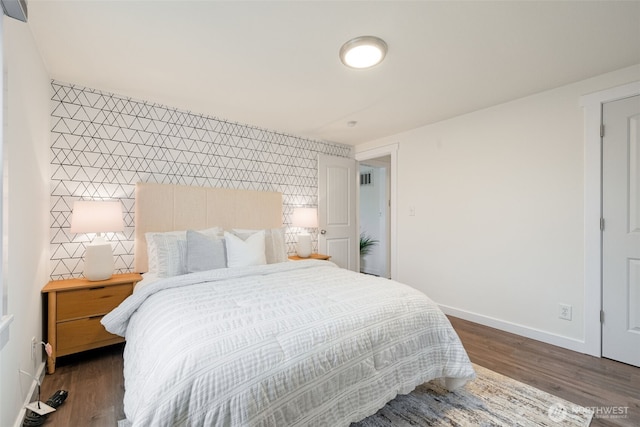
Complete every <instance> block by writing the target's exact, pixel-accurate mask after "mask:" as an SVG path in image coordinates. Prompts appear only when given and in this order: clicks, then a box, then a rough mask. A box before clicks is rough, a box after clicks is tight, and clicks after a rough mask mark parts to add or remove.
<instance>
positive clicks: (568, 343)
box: [438, 304, 590, 354]
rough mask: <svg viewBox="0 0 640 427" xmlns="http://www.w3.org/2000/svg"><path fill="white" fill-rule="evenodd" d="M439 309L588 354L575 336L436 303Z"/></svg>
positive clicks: (452, 314)
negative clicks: (571, 336)
mask: <svg viewBox="0 0 640 427" xmlns="http://www.w3.org/2000/svg"><path fill="white" fill-rule="evenodd" d="M438 305H439V307H440V309H441V310H442V311H443V312H444V313H445V314H447V315H450V316H454V317H459V318H460V319H464V320H468V321H470V322H474V323H478V324H480V325H484V326H489V327H491V328H495V329H500V330H501V331H505V332H510V333H512V334H516V335H520V336H522V337H525V338H531V339H533V340H536V341H541V342H544V343H547V344H551V345H555V346H558V347H562V348H566V349H567V350H572V351H576V352H578V353H585V354H590V353H589V351H587V350H588V349H587V346H586V344H585V342H584V341H580V340H577V339H575V338H569V337H565V336H562V335H558V334H554V333H551V332H546V331H541V330H539V329H535V328H531V327H528V326H523V325H519V324H517V323H512V322H507V321H504V320H500V319H496V318H493V317H490V316H485V315H482V314H478V313H473V312H470V311H466V310H460V309H457V308H454V307H449V306H446V305H442V304H438Z"/></svg>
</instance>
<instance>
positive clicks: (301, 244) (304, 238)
mask: <svg viewBox="0 0 640 427" xmlns="http://www.w3.org/2000/svg"><path fill="white" fill-rule="evenodd" d="M296 253H297V254H298V256H299V257H300V258H309V255H311V235H310V234H308V233H300V234H298V244H297V245H296Z"/></svg>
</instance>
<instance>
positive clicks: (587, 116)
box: [580, 81, 640, 357]
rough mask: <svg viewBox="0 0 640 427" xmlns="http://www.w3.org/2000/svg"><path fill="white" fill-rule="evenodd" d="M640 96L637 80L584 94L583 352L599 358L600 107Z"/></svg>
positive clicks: (639, 82)
mask: <svg viewBox="0 0 640 427" xmlns="http://www.w3.org/2000/svg"><path fill="white" fill-rule="evenodd" d="M634 95H640V81H637V82H633V83H629V84H625V85H622V86H617V87H614V88H611V89H606V90H602V91H599V92H595V93H591V94H588V95H584V96H582V97H581V98H580V105H581V106H582V107H583V109H584V138H585V139H584V144H585V146H584V165H585V166H584V291H585V293H584V352H585V353H587V354H590V355H592V356H596V357H602V325H601V323H600V310H601V309H602V232H601V230H600V218H601V217H602V137H601V136H600V126H601V124H602V108H603V104H605V103H607V102H612V101H617V100H619V99H624V98H629V97H631V96H634Z"/></svg>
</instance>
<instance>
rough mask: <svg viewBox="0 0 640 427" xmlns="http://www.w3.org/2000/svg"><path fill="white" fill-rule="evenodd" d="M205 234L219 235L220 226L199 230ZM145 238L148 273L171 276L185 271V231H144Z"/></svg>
mask: <svg viewBox="0 0 640 427" xmlns="http://www.w3.org/2000/svg"><path fill="white" fill-rule="evenodd" d="M199 232H200V233H202V234H205V235H207V236H220V234H221V233H222V229H221V228H220V227H212V228H207V229H205V230H200V231H199ZM144 236H145V238H146V240H147V260H148V269H147V270H148V271H147V272H148V273H154V274H157V275H158V277H171V276H177V275H179V274H185V273H186V272H187V267H186V265H187V264H186V261H187V260H186V255H187V232H186V230H182V231H166V232H149V233H145V235H144Z"/></svg>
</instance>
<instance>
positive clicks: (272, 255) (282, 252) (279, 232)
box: [231, 228, 289, 264]
mask: <svg viewBox="0 0 640 427" xmlns="http://www.w3.org/2000/svg"><path fill="white" fill-rule="evenodd" d="M231 231H232V232H233V234H235V235H236V236H238V237H240V238H241V239H242V240H246V239H247V238H248V237H249V236H250V235H252V234H254V233H256V232H258V231H261V230H242V229H238V228H234V229H233V230H231ZM264 233H265V234H264V252H265V256H266V258H267V264H275V263H277V262H287V261H289V256H288V254H287V245H286V243H285V239H284V228H268V229H265V230H264Z"/></svg>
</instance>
